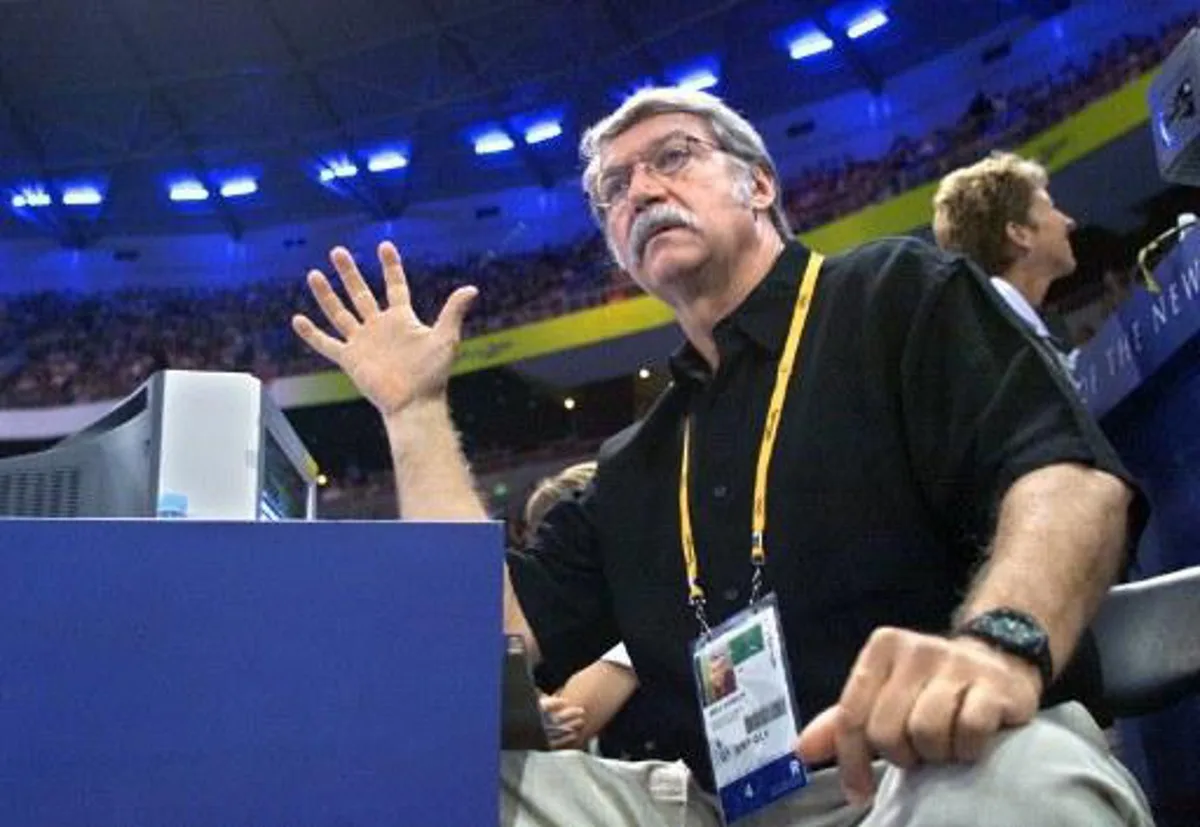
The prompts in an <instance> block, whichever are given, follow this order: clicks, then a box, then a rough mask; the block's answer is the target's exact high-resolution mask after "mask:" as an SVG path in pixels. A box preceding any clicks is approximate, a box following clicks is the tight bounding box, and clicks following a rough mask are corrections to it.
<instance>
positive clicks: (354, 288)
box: [329, 247, 379, 321]
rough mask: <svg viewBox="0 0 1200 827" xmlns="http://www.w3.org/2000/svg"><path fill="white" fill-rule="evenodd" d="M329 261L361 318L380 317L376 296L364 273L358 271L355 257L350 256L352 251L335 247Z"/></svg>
mask: <svg viewBox="0 0 1200 827" xmlns="http://www.w3.org/2000/svg"><path fill="white" fill-rule="evenodd" d="M329 261H330V262H331V263H332V264H333V268H334V269H335V270H337V274H338V276H339V277H340V278H341V280H342V287H343V288H345V290H346V295H347V296H349V297H350V303H351V304H353V305H354V309H355V310H357V311H358V315H359V318H361V319H362V320H363V321H366V320H367V319H369V318H371V317H372V316H378V315H379V304H378V303H376V301H375V295H374V294H373V293H372V292H371V288H370V287H368V286H367V282H366V280H364V279H363V277H362V273H360V272H359V271H358V264H357V262H355V261H354V256H352V255H350V251H349V250H347V249H346V248H345V247H334V248H333V249H332V250H330V251H329Z"/></svg>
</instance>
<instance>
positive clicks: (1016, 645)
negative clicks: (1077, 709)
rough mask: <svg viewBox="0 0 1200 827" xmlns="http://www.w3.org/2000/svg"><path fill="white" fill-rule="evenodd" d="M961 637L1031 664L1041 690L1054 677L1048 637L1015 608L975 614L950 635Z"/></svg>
mask: <svg viewBox="0 0 1200 827" xmlns="http://www.w3.org/2000/svg"><path fill="white" fill-rule="evenodd" d="M963 635H966V636H968V637H973V638H975V639H976V640H982V641H983V642H984V643H987V644H989V645H990V646H994V647H996V648H997V649H999V650H1000V651H1002V652H1007V653H1008V654H1010V655H1016V656H1017V657H1019V658H1020V659H1021V660H1024V661H1027V662H1028V663H1031V664H1033V665H1034V666H1036V667H1037V670H1038V674H1040V675H1041V676H1042V691H1043V692H1045V691H1046V690H1047V689H1049V688H1050V681H1051V680H1052V679H1053V678H1054V662H1053V660H1052V659H1051V657H1050V636H1049V635H1047V634H1046V630H1045V629H1043V628H1042V624H1040V623H1038V622H1037V620H1036V619H1035V618H1033V617H1032V616H1031V615H1028V614H1026V613H1025V612H1021V611H1018V610H1016V609H1008V608H1002V609H992V610H991V611H988V612H984V613H983V614H980V615H976V616H975V617H973V618H971V619H970V620H968V621H967V622H966V623H964V624H962V625H961V626H959V627H958V628H956V629H955V630H954V631H953V632H952V633H951V637H961V636H963Z"/></svg>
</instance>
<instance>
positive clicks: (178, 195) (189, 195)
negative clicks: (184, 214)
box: [167, 181, 208, 201]
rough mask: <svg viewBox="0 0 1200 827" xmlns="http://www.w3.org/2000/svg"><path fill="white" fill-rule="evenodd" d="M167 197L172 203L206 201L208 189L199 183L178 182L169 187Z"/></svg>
mask: <svg viewBox="0 0 1200 827" xmlns="http://www.w3.org/2000/svg"><path fill="white" fill-rule="evenodd" d="M167 195H168V196H169V197H170V199H171V200H172V201H206V200H208V189H207V188H206V187H205V186H204V185H203V184H201V183H200V182H199V181H178V182H176V183H174V184H172V185H171V189H170V190H169V191H168V192H167Z"/></svg>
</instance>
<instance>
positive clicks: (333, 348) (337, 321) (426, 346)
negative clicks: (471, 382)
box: [292, 241, 479, 417]
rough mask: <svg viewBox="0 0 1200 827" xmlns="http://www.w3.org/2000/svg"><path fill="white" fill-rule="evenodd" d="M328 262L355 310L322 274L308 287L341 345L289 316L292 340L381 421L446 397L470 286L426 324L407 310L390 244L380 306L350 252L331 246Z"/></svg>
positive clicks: (383, 259) (383, 248)
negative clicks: (329, 365)
mask: <svg viewBox="0 0 1200 827" xmlns="http://www.w3.org/2000/svg"><path fill="white" fill-rule="evenodd" d="M329 260H330V261H331V262H332V263H333V267H334V269H335V270H336V271H337V274H338V277H339V278H340V279H341V281H342V287H343V288H344V289H345V291H346V295H347V296H348V297H349V298H350V304H351V305H352V306H353V310H351V309H350V308H348V307H346V305H345V304H344V303H343V302H342V300H341V299H340V298H339V297H338V295H337V294H336V293H335V292H334V290H333V287H332V285H330V283H329V279H328V278H326V276H325V274H324V273H322V272H321V271H320V270H313V271H311V272H310V273H309V274H308V286H309V289H310V290H312V293H313V297H314V298H315V299H316V300H317V304H318V305H319V306H320V308H321V312H322V313H324V314H325V318H326V319H327V320H328V321H329V323H330V324H331V325H332V326H333V328H334V329H335V330H336V331H337V332H338V333H339V334H340V335H341V338H338V337H336V336H331V335H330V334H328V333H326V332H324V331H323V330H321V329H320V328H318V327H317V326H316V325H315V324H313V322H312V320H310V319H309V318H308V317H307V316H304V315H300V314H297V315H296V316H293V317H292V329H293V330H295V331H296V334H297V335H298V336H299V337H300V338H301V339H303V340H304V342H305V343H306V344H307V345H308V346H309V347H311V348H312V349H313V350H315V351H316V352H317V353H319V354H321V355H322V356H324V357H325V358H326V359H328V360H329V361H331V362H333V363H334V364H336V365H337V366H338V367H340V368H341V369H342V370H343V371H345V373H346V375H347V376H349V377H350V380H351V381H352V382H354V384H355V386H356V387H357V388H358V389H359V391H361V392H362V394H363V396H365V397H366V398H367V399H369V400H370V401H371V404H373V405H374V406H375V407H376V408H378V409H379V412H380V413H381V414H382V415H384V416H385V417H386V416H388V415H389V414H393V413H396V412H397V411H400V410H403V409H404V408H405V407H407V406H408V405H410V404H412V403H413V402H416V401H419V400H422V399H432V398H436V397H438V396H440V395H441V394H442V393H444V392H445V389H446V384H447V382H448V381H449V380H450V368H451V366H452V365H453V364H454V355H455V353H456V352H457V349H458V343H459V340H460V338H461V335H462V323H463V318H464V317H465V316H466V314H467V309H468V308H469V307H470V305H471V301H472V300H473V299H474V298H475V296H476V295H477V294H478V292H479V291H478V290H476V289H475V288H474V287H460V288H458V289H457V290H455V291H454V292H453V293H452V294H451V295H450V298H448V299H447V300H446V304H445V305H444V306H443V307H442V310H441V313H439V314H438V317H437V321H435V322H434V323H433V324H432V325H426V324H424V323H422V322H421V320H420V319H418V318H417V314H416V313H415V312H414V311H413V306H412V299H411V297H410V296H409V292H408V282H407V280H406V279H405V277H404V267H403V266H402V265H401V263H400V253H399V252H397V250H396V246H395V245H394V244H392V243H391V242H390V241H385V242H383V243H382V244H380V245H379V263H380V265H381V267H382V269H383V280H384V284H385V287H386V290H387V304H386V307H382V308H381V307H380V306H379V303H378V302H377V301H376V299H375V295H374V293H372V292H371V288H370V287H369V286H368V285H367V283H366V281H365V280H364V279H363V277H362V273H360V272H359V270H358V265H357V264H356V263H355V261H354V258H353V257H352V256H351V255H350V253H349V251H348V250H346V249H345V248H344V247H334V248H333V249H332V250H331V251H330V252H329Z"/></svg>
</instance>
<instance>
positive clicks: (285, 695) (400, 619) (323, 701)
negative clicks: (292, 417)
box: [0, 520, 503, 827]
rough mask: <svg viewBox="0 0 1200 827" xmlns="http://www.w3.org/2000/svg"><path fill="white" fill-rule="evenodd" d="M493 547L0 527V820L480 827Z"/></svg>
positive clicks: (151, 527) (491, 784)
mask: <svg viewBox="0 0 1200 827" xmlns="http://www.w3.org/2000/svg"><path fill="white" fill-rule="evenodd" d="M501 548H502V535H501V529H500V526H499V525H497V524H494V523H477V524H447V525H431V524H407V523H373V524H372V523H278V524H266V523H200V522H190V521H160V522H154V521H93V520H78V521H59V520H46V521H17V520H13V521H0V824H5V825H14V827H15V825H22V827H39V826H40V825H45V826H46V827H50V825H55V827H75V826H76V825H77V826H78V827H84V825H86V826H87V827H168V826H169V827H190V826H191V825H195V827H215V825H221V827H235V825H244V827H251V825H253V827H285V825H286V827H298V825H313V826H314V827H316V825H330V827H334V825H337V827H347V826H348V825H384V824H393V825H458V824H462V825H467V824H470V825H485V824H495V823H496V822H497V819H498V814H497V806H498V805H497V801H498V761H499V697H500V694H499V690H500V670H501V662H502V657H503V647H502V638H501V635H500V634H499V631H500V627H501V611H500V595H501V580H500V574H501V565H500V564H501Z"/></svg>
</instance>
